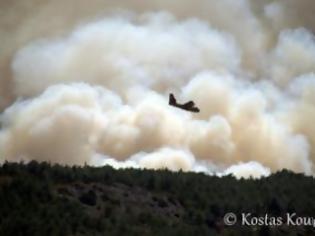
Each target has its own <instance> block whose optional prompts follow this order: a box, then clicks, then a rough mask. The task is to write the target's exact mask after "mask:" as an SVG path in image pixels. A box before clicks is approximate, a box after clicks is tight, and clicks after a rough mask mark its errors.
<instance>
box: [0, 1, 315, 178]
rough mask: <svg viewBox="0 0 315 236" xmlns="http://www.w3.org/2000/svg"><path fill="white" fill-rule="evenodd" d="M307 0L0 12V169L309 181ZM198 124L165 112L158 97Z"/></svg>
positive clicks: (9, 6) (44, 6)
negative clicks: (188, 105)
mask: <svg viewBox="0 0 315 236" xmlns="http://www.w3.org/2000/svg"><path fill="white" fill-rule="evenodd" d="M314 12H315V2H314V1H312V0H299V1H296V0H275V1H272V0H239V1H235V0H220V1H217V0H199V1H193V0H175V1H167V0H152V1H139V0H124V1H109V0H108V1H103V0H102V1H101V0H91V1H84V0H52V1H48V0H29V1H19V0H12V1H0V42H1V43H0V72H1V73H0V112H1V113H0V162H4V161H5V160H7V161H24V162H27V161H30V160H38V161H48V162H51V163H60V164H67V165H83V164H85V163H86V164H89V165H95V166H102V165H105V164H109V165H112V166H114V167H115V168H125V167H134V168H150V169H160V168H167V169H170V170H172V171H178V170H183V171H195V172H204V173H207V174H210V175H212V174H217V175H225V174H234V175H235V176H236V177H238V178H240V177H245V178H248V177H249V176H252V177H255V178H259V177H261V176H267V175H269V174H270V173H273V172H276V171H278V170H281V169H283V168H286V169H289V170H292V171H294V172H299V173H305V174H307V175H314V173H315V169H314V165H313V163H314V161H315V126H314V125H313V121H314V119H315V74H314V72H315V36H314V33H313V32H315V20H314V16H313V13H314ZM171 92H172V93H174V94H175V96H176V97H177V98H178V100H179V101H182V102H185V101H188V100H193V101H194V102H195V103H196V105H197V106H198V107H199V108H200V113H190V112H187V111H183V110H180V109H177V108H175V107H170V106H169V105H168V94H169V93H171Z"/></svg>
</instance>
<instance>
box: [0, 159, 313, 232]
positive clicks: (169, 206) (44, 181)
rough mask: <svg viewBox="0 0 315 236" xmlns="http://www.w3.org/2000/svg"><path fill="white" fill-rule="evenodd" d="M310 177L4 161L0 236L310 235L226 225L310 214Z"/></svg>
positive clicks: (0, 172)
mask: <svg viewBox="0 0 315 236" xmlns="http://www.w3.org/2000/svg"><path fill="white" fill-rule="evenodd" d="M314 199H315V181H314V179H313V177H306V176H304V175H302V174H294V173H292V172H289V171H287V170H283V171H282V172H278V173H276V174H273V175H272V176H270V177H267V178H262V179H260V180H254V179H249V180H244V179H240V180H237V179H235V178H234V177H232V176H225V177H221V178H219V177H215V176H206V175H204V174H197V173H184V172H178V173H175V172H170V171H167V170H160V171H152V170H135V169H124V170H115V169H113V168H111V167H109V166H105V167H101V168H96V167H89V166H85V167H64V166H60V165H50V164H49V163H37V162H34V161H32V162H30V163H28V164H22V163H21V164H17V163H5V164H3V165H2V166H1V167H0V201H1V205H0V235H1V236H11V235H12V236H20V235H21V236H22V235H23V236H28V235H31V236H37V235H38V236H43V235H45V236H50V235H60V236H72V235H80V236H83V235H84V236H92V235H128V236H129V235H163V236H166V235H181V236H182V235H195V236H197V235H315V230H314V229H315V228H314V227H312V226H287V225H281V226H259V225H258V226H242V225H241V223H240V222H237V223H236V224H235V225H234V226H226V225H225V224H224V222H223V218H224V215H225V214H226V213H228V212H233V213H235V214H236V215H237V216H238V217H240V216H241V213H252V214H253V215H257V216H263V215H265V214H269V215H272V216H276V217H277V216H278V217H279V216H284V215H285V214H286V213H288V212H295V213H297V215H298V216H315V204H314Z"/></svg>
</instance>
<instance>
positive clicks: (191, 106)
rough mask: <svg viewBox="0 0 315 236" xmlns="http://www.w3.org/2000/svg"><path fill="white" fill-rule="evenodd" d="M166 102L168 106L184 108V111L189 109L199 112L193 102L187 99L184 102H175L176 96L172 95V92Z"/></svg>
mask: <svg viewBox="0 0 315 236" xmlns="http://www.w3.org/2000/svg"><path fill="white" fill-rule="evenodd" d="M168 104H169V105H170V106H174V107H177V108H180V109H183V110H186V111H191V112H199V111H200V110H199V108H198V107H195V103H194V102H193V101H189V102H186V103H184V104H179V103H177V101H176V98H175V97H174V95H173V94H172V93H171V94H170V96H169V100H168Z"/></svg>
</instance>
